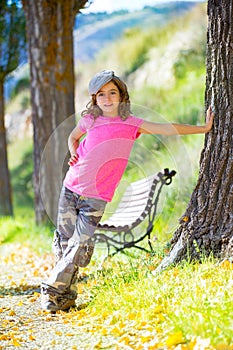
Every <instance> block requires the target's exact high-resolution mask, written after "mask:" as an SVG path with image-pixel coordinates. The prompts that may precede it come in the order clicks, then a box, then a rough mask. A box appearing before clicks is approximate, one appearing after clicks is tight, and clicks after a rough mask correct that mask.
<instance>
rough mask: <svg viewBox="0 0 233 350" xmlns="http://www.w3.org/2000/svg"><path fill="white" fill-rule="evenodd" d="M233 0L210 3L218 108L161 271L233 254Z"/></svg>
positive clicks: (211, 77)
mask: <svg viewBox="0 0 233 350" xmlns="http://www.w3.org/2000/svg"><path fill="white" fill-rule="evenodd" d="M232 18H233V1H232V0H220V1H215V0H209V1H208V20H209V22H208V23H209V24H208V33H207V34H208V35H207V77H206V106H208V105H210V104H211V105H212V106H213V107H214V112H215V120H214V128H213V130H212V131H211V132H210V133H209V134H208V135H207V136H206V139H205V146H204V149H203V152H202V155H201V160H200V173H199V178H198V182H197V185H196V188H195V190H194V192H193V194H192V196H191V200H190V203H189V205H188V208H187V210H186V212H185V214H184V216H183V217H182V219H181V225H180V227H179V228H178V230H177V231H176V232H175V234H174V236H173V238H172V241H171V244H172V247H171V251H170V253H169V255H168V256H167V257H166V258H165V259H164V260H163V261H162V263H161V264H160V266H159V267H158V270H160V269H163V268H165V267H167V266H168V265H170V264H172V263H176V262H179V261H180V260H181V259H183V258H187V257H188V258H190V259H199V260H200V259H201V258H202V256H203V255H205V256H208V255H210V254H213V255H214V256H215V257H217V258H230V256H231V257H232V256H233V139H232V137H233V103H232V100H233V54H232V48H233V40H232V34H233V21H232Z"/></svg>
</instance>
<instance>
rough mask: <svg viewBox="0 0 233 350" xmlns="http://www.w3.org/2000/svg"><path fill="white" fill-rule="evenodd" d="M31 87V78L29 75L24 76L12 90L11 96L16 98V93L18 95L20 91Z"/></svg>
mask: <svg viewBox="0 0 233 350" xmlns="http://www.w3.org/2000/svg"><path fill="white" fill-rule="evenodd" d="M29 88H30V79H29V77H28V76H25V77H22V78H21V79H19V80H18V81H17V82H16V84H15V86H14V88H13V89H12V91H11V98H14V97H15V96H16V95H18V94H19V93H20V92H22V91H24V90H29Z"/></svg>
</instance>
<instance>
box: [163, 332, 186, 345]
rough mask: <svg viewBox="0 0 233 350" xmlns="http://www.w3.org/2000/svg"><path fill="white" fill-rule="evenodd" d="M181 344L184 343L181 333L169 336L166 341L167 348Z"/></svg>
mask: <svg viewBox="0 0 233 350" xmlns="http://www.w3.org/2000/svg"><path fill="white" fill-rule="evenodd" d="M182 343H185V340H184V338H183V334H182V332H176V333H173V334H171V335H169V336H168V337H167V340H166V345H167V346H172V345H178V344H182Z"/></svg>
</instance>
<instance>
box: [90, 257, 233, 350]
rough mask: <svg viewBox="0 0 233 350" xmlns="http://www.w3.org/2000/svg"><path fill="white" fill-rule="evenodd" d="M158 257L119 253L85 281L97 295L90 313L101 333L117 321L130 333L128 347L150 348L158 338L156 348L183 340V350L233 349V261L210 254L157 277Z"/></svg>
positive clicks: (125, 332) (169, 345)
mask: <svg viewBox="0 0 233 350" xmlns="http://www.w3.org/2000/svg"><path fill="white" fill-rule="evenodd" d="M158 261H159V259H158V256H154V257H153V256H149V255H147V256H145V255H142V254H141V253H140V255H139V254H138V258H137V259H130V258H127V257H126V258H125V259H119V258H117V257H115V258H114V259H112V260H109V261H107V262H106V263H105V269H104V270H103V271H102V272H99V273H97V274H96V276H95V279H93V280H92V281H91V282H90V281H89V282H87V283H86V284H85V283H84V289H85V288H88V293H90V289H91V294H92V297H93V301H92V303H91V304H90V305H89V307H88V310H87V311H86V313H87V314H88V317H94V316H95V317H97V319H95V324H98V322H99V329H98V331H99V332H100V331H101V329H104V328H105V327H109V325H111V324H112V326H114V331H115V332H116V331H117V329H118V331H119V334H118V335H119V336H122V334H124V336H125V337H127V336H128V341H129V343H127V345H131V346H133V345H134V346H135V344H137V346H138V347H134V346H133V348H139V349H147V348H148V349H150V347H149V344H150V342H151V343H153V340H154V339H157V343H156V344H157V346H158V347H153V349H175V346H176V345H178V344H183V345H182V346H183V347H179V349H194V346H195V345H196V347H195V349H196V348H198V349H199V348H200V349H202V350H204V349H218V345H219V349H230V347H228V346H230V345H231V346H233V343H232V339H233V327H232V319H233V310H232V298H233V290H232V280H233V265H232V264H220V265H219V264H218V262H216V261H215V260H214V259H212V258H208V259H203V262H202V264H194V263H192V264H190V263H187V262H183V263H182V264H180V265H178V266H176V267H173V268H170V269H168V270H166V271H163V272H161V273H159V274H155V275H152V274H151V271H152V270H153V269H154V268H155V266H156V265H157V264H158ZM83 317H85V312H84V315H83ZM86 321H87V320H86ZM87 322H88V321H87ZM120 329H121V332H120ZM90 331H92V330H91V329H90ZM142 331H143V332H142ZM109 332H110V333H111V331H109ZM145 332H146V335H147V339H146V340H145ZM122 339H123V337H122ZM124 339H125V338H124ZM119 341H120V340H119ZM198 343H199V346H200V347H198V345H197V344H198ZM140 345H141V346H142V345H144V347H140ZM220 345H221V346H222V347H221V346H220ZM166 346H167V347H166ZM180 346H181V345H180ZM211 346H212V347H211ZM231 349H232V347H231Z"/></svg>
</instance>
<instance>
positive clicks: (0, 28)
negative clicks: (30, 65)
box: [0, 0, 26, 81]
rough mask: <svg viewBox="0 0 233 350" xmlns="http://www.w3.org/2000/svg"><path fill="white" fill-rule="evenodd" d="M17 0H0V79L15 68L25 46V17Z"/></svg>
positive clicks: (2, 79)
mask: <svg viewBox="0 0 233 350" xmlns="http://www.w3.org/2000/svg"><path fill="white" fill-rule="evenodd" d="M19 5H20V1H19V0H12V1H7V0H5V1H2V3H1V7H0V9H1V16H0V53H1V54H0V80H1V81H4V79H5V77H6V75H8V74H9V73H11V72H12V71H13V70H15V69H16V68H17V67H18V65H19V63H20V58H21V53H22V50H25V46H26V33H25V17H24V12H23V9H22V7H21V6H19Z"/></svg>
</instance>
